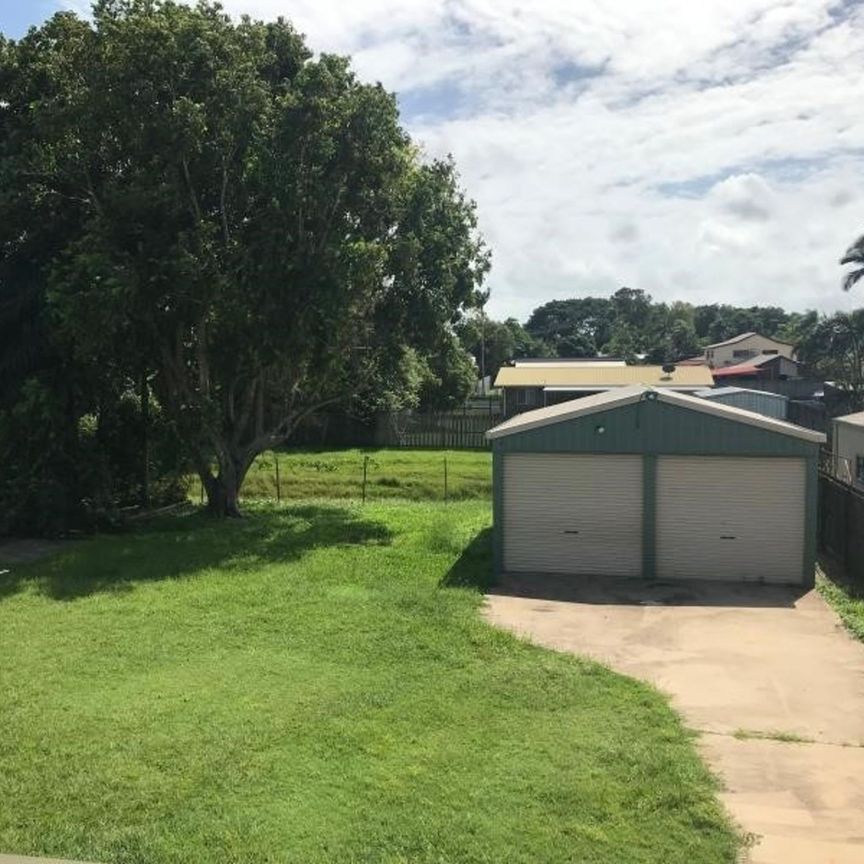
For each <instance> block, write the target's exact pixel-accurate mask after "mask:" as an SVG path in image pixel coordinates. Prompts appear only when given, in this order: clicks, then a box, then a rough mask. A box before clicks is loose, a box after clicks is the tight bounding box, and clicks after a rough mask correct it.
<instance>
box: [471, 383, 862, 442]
mask: <svg viewBox="0 0 864 864" xmlns="http://www.w3.org/2000/svg"><path fill="white" fill-rule="evenodd" d="M643 399H649V400H657V401H658V402H667V403H669V404H670V405H677V406H678V407H680V408H689V409H691V410H693V411H701V412H702V413H703V414H713V415H714V416H715V417H722V418H724V419H726V420H732V421H734V422H737V423H745V424H747V425H748V426H757V427H759V428H760V429H767V430H768V431H769V432H778V433H780V434H781V435H789V436H790V437H791V438H800V439H802V440H804V441H813V442H816V443H819V444H824V443H825V441H826V437H825V435H823V434H822V433H821V432H814V431H813V430H812V429H805V428H804V427H803V426H796V425H795V424H794V423H787V422H786V421H785V420H777V419H775V418H774V417H766V416H765V415H764V414H757V413H756V412H755V411H745V410H744V409H743V408H736V407H734V406H732V405H726V404H725V403H724V402H715V401H713V400H711V399H702V398H700V397H698V396H688V395H686V394H684V393H673V392H670V391H669V390H668V389H665V388H663V389H661V388H655V387H643V386H641V385H637V386H635V387H619V388H617V389H615V390H610V391H608V392H606V393H597V394H595V395H594V396H585V397H583V398H582V399H571V400H570V401H568V402H561V403H560V404H558V405H549V406H548V407H546V408H538V409H536V410H535V411H526V412H525V413H524V414H517V415H516V416H515V417H511V418H510V419H509V420H505V421H504V422H503V423H499V424H498V425H497V426H495V427H494V428H493V429H490V430H489V431H488V432H487V433H486V437H487V438H489V439H490V440H491V439H494V438H503V437H505V436H507V435H514V434H515V433H517V432H526V431H527V430H529V429H536V428H539V427H541V426H549V425H552V424H554V423H563V422H564V421H566V420H572V419H575V418H576V417H583V416H587V415H590V414H596V413H598V412H600V411H608V410H610V409H612V408H618V407H621V406H623V405H630V404H634V403H636V402H640V401H641V400H643ZM862 413H864V412H862Z"/></svg>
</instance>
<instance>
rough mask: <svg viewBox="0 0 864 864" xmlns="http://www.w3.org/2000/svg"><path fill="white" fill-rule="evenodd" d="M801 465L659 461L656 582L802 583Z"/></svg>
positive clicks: (700, 459) (759, 460)
mask: <svg viewBox="0 0 864 864" xmlns="http://www.w3.org/2000/svg"><path fill="white" fill-rule="evenodd" d="M805 484H806V471H805V462H804V460H803V459H792V458H740V457H735V458H732V457H728V456H661V457H659V458H658V460H657V576H658V577H659V578H661V579H663V578H667V579H719V580H723V581H745V580H763V581H765V582H801V581H802V560H803V555H804V534H805V524H804V523H805V512H804V506H805V504H804V502H805V498H806V495H805Z"/></svg>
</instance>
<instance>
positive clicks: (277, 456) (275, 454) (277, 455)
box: [273, 450, 282, 501]
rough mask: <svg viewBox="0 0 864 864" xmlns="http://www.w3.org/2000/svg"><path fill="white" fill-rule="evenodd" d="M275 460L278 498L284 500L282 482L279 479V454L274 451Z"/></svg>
mask: <svg viewBox="0 0 864 864" xmlns="http://www.w3.org/2000/svg"><path fill="white" fill-rule="evenodd" d="M273 461H274V463H275V464H276V500H277V501H281V500H282V483H281V481H280V480H279V454H278V453H277V452H276V451H275V450H274V451H273Z"/></svg>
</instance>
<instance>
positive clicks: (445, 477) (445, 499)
mask: <svg viewBox="0 0 864 864" xmlns="http://www.w3.org/2000/svg"><path fill="white" fill-rule="evenodd" d="M444 503H445V504H446V503H447V457H446V456H445V457H444Z"/></svg>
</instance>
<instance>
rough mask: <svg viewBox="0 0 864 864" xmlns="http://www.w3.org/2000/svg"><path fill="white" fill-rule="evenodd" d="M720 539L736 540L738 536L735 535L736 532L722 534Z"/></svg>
mask: <svg viewBox="0 0 864 864" xmlns="http://www.w3.org/2000/svg"><path fill="white" fill-rule="evenodd" d="M720 539H721V540H735V539H737V538H736V537H735V535H734V534H721V535H720Z"/></svg>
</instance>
